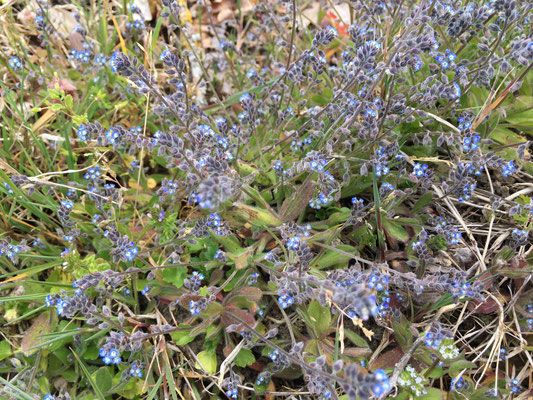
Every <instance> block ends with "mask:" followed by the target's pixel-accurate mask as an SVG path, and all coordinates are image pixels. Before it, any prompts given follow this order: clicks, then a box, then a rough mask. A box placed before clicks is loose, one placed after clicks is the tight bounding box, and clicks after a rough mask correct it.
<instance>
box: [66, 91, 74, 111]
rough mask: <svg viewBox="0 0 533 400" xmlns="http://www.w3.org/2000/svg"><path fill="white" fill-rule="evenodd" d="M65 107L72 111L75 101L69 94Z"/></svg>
mask: <svg viewBox="0 0 533 400" xmlns="http://www.w3.org/2000/svg"><path fill="white" fill-rule="evenodd" d="M65 105H66V106H67V108H68V109H69V110H72V105H73V100H72V96H71V95H70V94H67V95H66V97H65Z"/></svg>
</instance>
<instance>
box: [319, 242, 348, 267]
mask: <svg viewBox="0 0 533 400" xmlns="http://www.w3.org/2000/svg"><path fill="white" fill-rule="evenodd" d="M335 248H337V249H339V250H342V251H343V252H345V253H349V254H353V255H356V253H357V250H356V248H355V247H353V246H349V245H347V244H339V245H337V246H335ZM351 259H352V257H351V256H348V255H346V254H343V253H339V252H338V251H335V250H326V251H325V252H324V254H322V255H321V256H320V257H319V258H318V259H317V260H316V261H314V262H313V266H314V267H316V268H318V269H323V268H328V267H331V266H333V265H335V266H336V267H341V266H343V265H344V264H345V263H347V262H348V261H350V260H351Z"/></svg>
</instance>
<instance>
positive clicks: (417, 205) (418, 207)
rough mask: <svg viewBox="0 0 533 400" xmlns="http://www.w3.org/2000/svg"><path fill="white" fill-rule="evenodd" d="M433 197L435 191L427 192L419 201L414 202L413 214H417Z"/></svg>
mask: <svg viewBox="0 0 533 400" xmlns="http://www.w3.org/2000/svg"><path fill="white" fill-rule="evenodd" d="M432 198H433V193H431V192H427V193H426V194H424V195H422V196H421V197H420V198H419V199H418V200H417V202H416V203H415V204H414V206H413V209H412V211H411V214H412V215H417V214H418V213H420V211H422V210H423V209H424V207H425V206H427V205H428V204H429V202H430V201H431V199H432Z"/></svg>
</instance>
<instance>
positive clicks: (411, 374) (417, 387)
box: [398, 365, 427, 397]
mask: <svg viewBox="0 0 533 400" xmlns="http://www.w3.org/2000/svg"><path fill="white" fill-rule="evenodd" d="M425 381H426V379H425V378H424V376H423V375H421V374H419V373H418V372H416V370H415V369H414V368H413V367H412V366H411V365H408V366H407V367H405V370H403V371H402V372H401V373H400V377H399V378H398V384H399V385H400V386H401V387H403V388H405V389H407V390H408V391H409V392H410V393H412V394H413V395H414V396H417V397H421V396H424V395H425V394H427V390H426V389H425V387H424V384H425Z"/></svg>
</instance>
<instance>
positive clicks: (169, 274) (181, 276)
mask: <svg viewBox="0 0 533 400" xmlns="http://www.w3.org/2000/svg"><path fill="white" fill-rule="evenodd" d="M162 275H163V280H164V281H165V282H167V283H171V284H173V285H174V286H176V287H177V288H180V287H182V286H183V281H184V280H185V278H186V277H187V268H186V267H181V266H180V267H176V268H165V269H164V270H163V274H162Z"/></svg>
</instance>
